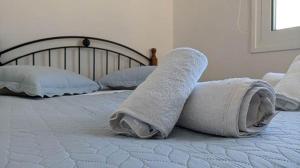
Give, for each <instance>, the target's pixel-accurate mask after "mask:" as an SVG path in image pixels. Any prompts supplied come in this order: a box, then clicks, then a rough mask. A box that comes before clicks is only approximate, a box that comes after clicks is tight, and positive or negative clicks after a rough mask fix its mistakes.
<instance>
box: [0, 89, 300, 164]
mask: <svg viewBox="0 0 300 168" xmlns="http://www.w3.org/2000/svg"><path fill="white" fill-rule="evenodd" d="M130 93H131V92H130V91H121V92H120V91H119V92H101V93H99V94H90V95H78V96H64V97H55V98H48V99H29V98H22V97H12V96H0V167H1V168H4V167H5V168H73V167H76V168H94V167H97V168H102V167H103V168H106V167H107V168H117V167H120V168H136V167H137V168H143V167H145V168H147V167H151V168H152V167H155V168H156V167H166V168H183V167H191V168H202V167H203V168H204V167H216V168H220V167H260V168H261V167H300V112H282V113H279V114H278V115H277V116H276V117H275V118H274V120H273V122H272V123H271V124H270V126H269V127H268V128H267V129H266V130H265V131H263V132H262V133H261V134H259V135H258V136H256V137H251V138H240V139H235V138H222V137H216V136H210V135H206V134H200V133H196V132H192V131H189V130H186V129H183V128H175V129H174V131H173V132H172V133H171V135H170V137H169V138H168V139H165V140H157V139H151V140H141V139H135V138H131V137H124V136H119V135H115V134H114V133H113V132H112V130H111V129H110V127H109V123H108V120H109V116H110V114H111V113H112V112H113V111H114V110H115V109H116V108H117V107H118V106H119V105H120V103H122V101H124V100H125V99H126V97H128V95H130Z"/></svg>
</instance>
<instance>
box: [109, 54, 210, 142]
mask: <svg viewBox="0 0 300 168" xmlns="http://www.w3.org/2000/svg"><path fill="white" fill-rule="evenodd" d="M206 67H207V58H206V56H205V55H204V54H202V53H201V52H199V51H197V50H194V49H190V48H179V49H175V50H173V51H171V52H170V53H169V54H168V55H167V56H166V57H165V61H164V62H163V63H161V64H160V65H159V66H158V67H157V68H156V69H155V70H154V71H153V73H152V74H150V75H149V76H148V78H147V79H146V80H145V82H143V83H142V84H141V85H139V86H138V87H137V89H136V90H135V91H134V92H133V93H132V94H131V95H130V96H129V97H128V98H127V99H126V100H125V101H124V102H123V104H122V105H121V106H120V107H119V108H118V109H117V111H116V112H115V113H113V115H112V116H111V119H110V125H111V127H112V129H113V130H114V131H115V132H116V133H118V134H124V135H128V136H135V137H139V138H151V137H153V136H155V137H157V138H166V137H167V136H168V135H169V133H170V132H171V131H172V129H173V127H174V125H175V124H176V122H177V120H178V118H179V116H180V113H181V112H182V109H183V106H184V103H185V102H186V99H187V98H188V96H189V95H190V93H191V92H192V90H193V89H194V87H195V85H196V84H197V81H198V79H199V78H200V76H201V74H202V73H203V71H204V70H205V69H206Z"/></svg>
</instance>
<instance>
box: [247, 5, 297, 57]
mask: <svg viewBox="0 0 300 168" xmlns="http://www.w3.org/2000/svg"><path fill="white" fill-rule="evenodd" d="M272 8H273V7H272V0H252V13H251V17H252V18H251V22H252V28H251V29H252V31H251V52H253V53H256V52H269V51H282V50H292V49H300V27H294V28H288V29H281V30H275V31H273V30H272V27H273V26H272V10H273V9H272Z"/></svg>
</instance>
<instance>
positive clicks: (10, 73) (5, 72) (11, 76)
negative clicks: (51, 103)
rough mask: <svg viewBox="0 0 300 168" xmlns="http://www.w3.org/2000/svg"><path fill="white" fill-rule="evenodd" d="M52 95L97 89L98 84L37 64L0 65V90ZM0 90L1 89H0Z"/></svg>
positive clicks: (45, 95)
mask: <svg viewBox="0 0 300 168" xmlns="http://www.w3.org/2000/svg"><path fill="white" fill-rule="evenodd" d="M7 89H8V90H10V91H12V92H14V93H18V94H21V93H25V94H26V95H28V96H39V97H53V96H62V95H64V94H82V93H90V92H94V91H97V90H98V89H99V85H98V84H97V83H96V82H94V81H92V80H90V79H88V78H86V77H84V76H81V75H78V74H75V73H73V72H69V71H65V70H59V69H55V68H49V67H39V66H3V67H0V92H2V93H3V92H5V90H7ZM1 90H2V91H1Z"/></svg>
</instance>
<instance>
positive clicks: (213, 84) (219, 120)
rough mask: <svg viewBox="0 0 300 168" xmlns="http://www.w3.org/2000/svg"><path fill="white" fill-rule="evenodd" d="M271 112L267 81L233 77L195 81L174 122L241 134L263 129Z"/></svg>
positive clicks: (272, 97) (272, 104) (211, 131)
mask: <svg viewBox="0 0 300 168" xmlns="http://www.w3.org/2000/svg"><path fill="white" fill-rule="evenodd" d="M275 114H276V112H275V93H274V90H273V89H272V87H271V86H270V85H269V84H268V83H266V82H264V81H260V80H253V79H249V78H235V79H227V80H221V81H210V82H201V83H199V84H198V85H197V86H196V87H195V89H194V90H193V92H192V93H191V95H190V97H189V98H188V100H187V102H186V104H185V106H184V109H183V112H182V113H181V116H180V119H179V121H178V125H179V126H182V127H185V128H188V129H192V130H195V131H198V132H202V133H207V134H213V135H219V136H228V137H245V136H251V135H255V134H257V133H258V132H260V131H261V130H263V129H264V128H265V127H266V126H267V124H268V123H269V122H270V121H271V119H272V118H273V117H274V116H275Z"/></svg>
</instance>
